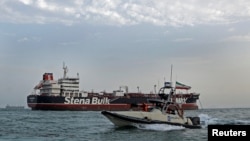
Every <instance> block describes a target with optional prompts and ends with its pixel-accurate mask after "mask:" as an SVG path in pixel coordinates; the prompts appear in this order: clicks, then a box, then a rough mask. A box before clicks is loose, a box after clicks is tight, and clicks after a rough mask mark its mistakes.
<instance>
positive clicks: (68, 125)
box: [0, 108, 250, 141]
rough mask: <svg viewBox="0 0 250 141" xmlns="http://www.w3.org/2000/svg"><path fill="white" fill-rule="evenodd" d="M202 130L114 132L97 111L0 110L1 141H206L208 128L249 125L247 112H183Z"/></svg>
mask: <svg viewBox="0 0 250 141" xmlns="http://www.w3.org/2000/svg"><path fill="white" fill-rule="evenodd" d="M185 115H186V116H199V117H200V118H201V123H202V129H186V128H183V127H176V126H170V125H163V124H154V125H138V126H137V127H134V128H117V127H115V126H114V125H113V124H112V123H111V122H110V121H109V120H108V119H107V118H106V117H104V116H103V115H102V114H101V112H100V111H98V112H94V111H32V110H30V109H24V110H6V109H1V110H0V140H1V141H29V140H30V141H69V140H70V141H133V140H136V141H152V140H154V141H166V140H167V141H188V140H189V141H207V140H208V136H207V132H208V131H207V126H208V125H209V124H235V125H249V124H250V108H235V109H232V108H230V109H229V108H228V109H200V110H188V111H185Z"/></svg>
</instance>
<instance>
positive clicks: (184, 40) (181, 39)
mask: <svg viewBox="0 0 250 141" xmlns="http://www.w3.org/2000/svg"><path fill="white" fill-rule="evenodd" d="M192 40H193V39H192V38H178V39H175V40H173V41H174V42H187V41H192Z"/></svg>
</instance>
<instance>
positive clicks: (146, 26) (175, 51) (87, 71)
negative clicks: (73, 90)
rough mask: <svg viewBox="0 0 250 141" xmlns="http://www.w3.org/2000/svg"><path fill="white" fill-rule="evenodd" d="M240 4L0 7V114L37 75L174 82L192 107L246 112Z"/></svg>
mask: <svg viewBox="0 0 250 141" xmlns="http://www.w3.org/2000/svg"><path fill="white" fill-rule="evenodd" d="M249 25H250V1H249V0H237V1H235V0H220V1H218V0H208V1H200V0H185V1H184V0H182V1H181V0H154V1H150V0H135V1H133V0H101V1H100V0H70V1H68V0H60V1H56V0H1V1H0V90H1V92H0V97H1V98H0V107H5V106H6V105H7V104H10V105H24V106H27V103H26V97H27V96H28V95H29V94H31V92H32V91H33V88H34V86H35V85H36V84H38V83H39V81H40V80H41V79H42V75H43V73H45V72H50V73H53V75H54V79H58V78H61V77H62V76H63V69H62V67H63V62H65V64H66V66H67V67H68V69H69V72H68V76H70V77H76V76H77V73H79V76H80V89H81V90H85V91H95V92H100V91H104V90H105V91H107V92H112V91H113V90H118V89H119V87H120V86H128V88H129V91H130V92H137V91H138V89H137V88H138V87H139V90H140V91H141V92H145V93H149V92H152V91H154V85H157V89H159V88H160V87H162V86H163V83H164V81H169V80H170V78H171V76H170V75H171V65H172V66H173V68H172V81H179V82H181V83H184V84H186V85H189V86H191V87H192V88H191V90H190V92H196V93H200V100H199V101H197V102H198V104H199V106H200V108H242V107H243V108H244V107H250V102H249V101H250V89H249V86H250V27H249Z"/></svg>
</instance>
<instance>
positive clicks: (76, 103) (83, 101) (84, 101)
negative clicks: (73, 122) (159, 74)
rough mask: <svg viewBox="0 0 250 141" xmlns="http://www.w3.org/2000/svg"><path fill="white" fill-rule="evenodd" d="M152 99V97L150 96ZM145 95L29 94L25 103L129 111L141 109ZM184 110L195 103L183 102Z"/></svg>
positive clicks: (36, 107)
mask: <svg viewBox="0 0 250 141" xmlns="http://www.w3.org/2000/svg"><path fill="white" fill-rule="evenodd" d="M151 99H152V98H151ZM147 100H148V98H147V97H135V98H131V97H130V98H127V97H85V98H79V97H72V98H70V97H63V96H40V95H29V96H28V97H27V104H28V107H30V108H31V109H32V110H55V111H103V110H106V111H129V110H135V111H138V110H143V108H144V107H143V103H144V104H145V103H146V104H147V106H148V107H150V104H149V103H148V101H147ZM182 108H183V109H184V110H197V109H198V105H197V104H196V103H183V104H182Z"/></svg>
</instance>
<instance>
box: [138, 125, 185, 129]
mask: <svg viewBox="0 0 250 141" xmlns="http://www.w3.org/2000/svg"><path fill="white" fill-rule="evenodd" d="M135 127H137V128H138V129H143V130H154V131H170V130H183V129H185V127H182V126H174V125H168V124H136V125H135Z"/></svg>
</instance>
